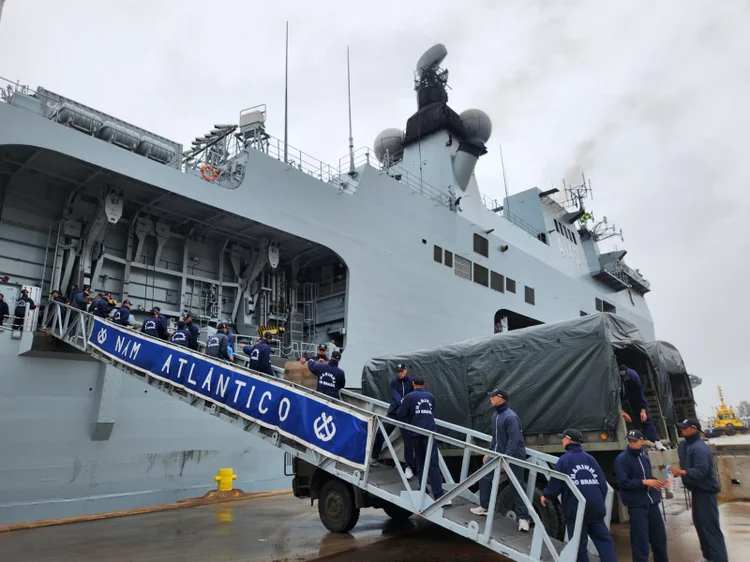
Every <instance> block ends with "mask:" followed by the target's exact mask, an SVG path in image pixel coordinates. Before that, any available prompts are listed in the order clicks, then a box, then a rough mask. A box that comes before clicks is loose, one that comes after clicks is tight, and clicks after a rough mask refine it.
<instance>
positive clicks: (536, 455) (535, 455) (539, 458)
mask: <svg viewBox="0 0 750 562" xmlns="http://www.w3.org/2000/svg"><path fill="white" fill-rule="evenodd" d="M340 394H341V395H342V396H343V397H344V398H345V399H349V400H359V401H361V402H364V403H366V404H368V405H369V406H371V407H377V408H380V409H382V410H384V411H387V410H388V407H389V404H388V403H387V402H383V401H382V400H378V399H377V398H373V397H371V396H365V395H364V394H360V393H357V392H353V391H351V390H346V389H344V390H342V391H341V392H340ZM365 409H366V408H365ZM369 411H373V410H369ZM389 419H390V418H389ZM389 423H390V422H389ZM394 425H395V424H394ZM435 425H436V426H437V427H439V428H442V429H446V430H449V431H453V432H457V433H463V434H464V435H465V436H466V442H467V444H469V445H471V444H473V441H474V440H476V441H483V442H486V443H491V442H492V436H491V435H489V434H487V433H482V432H480V431H476V430H473V429H469V428H467V427H463V426H460V425H456V424H454V423H450V422H447V421H445V420H441V419H438V418H435ZM467 451H468V450H467V449H465V450H464V458H463V462H462V464H461V477H460V479H461V480H463V479H465V478H466V477H467V476H468V459H469V457H470V454H468V453H467ZM526 454H527V455H528V457H529V458H530V459H533V460H532V461H531V462H532V463H533V464H536V465H541V466H546V467H548V468H554V466H555V464H557V461H558V460H559V459H558V457H556V456H555V455H550V454H549V453H544V452H542V451H536V450H534V449H529V448H528V447H527V448H526ZM531 480H532V479H531V478H529V481H530V482H531ZM529 488H530V489H528V490H527V495H528V496H529V497H532V496H531V493H533V487H532V486H530V485H529ZM614 499H615V490H614V488H612V486H611V485H610V484H609V482H607V497H606V498H605V509H606V512H607V513H606V516H605V522H606V524H607V527H609V525H610V523H611V519H612V507H613V505H614Z"/></svg>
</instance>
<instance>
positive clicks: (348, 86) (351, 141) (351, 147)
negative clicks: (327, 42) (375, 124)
mask: <svg viewBox="0 0 750 562" xmlns="http://www.w3.org/2000/svg"><path fill="white" fill-rule="evenodd" d="M346 89H347V93H348V95H349V175H350V176H352V177H354V175H355V174H356V172H355V170H354V135H353V134H352V75H351V72H350V70H349V47H347V48H346Z"/></svg>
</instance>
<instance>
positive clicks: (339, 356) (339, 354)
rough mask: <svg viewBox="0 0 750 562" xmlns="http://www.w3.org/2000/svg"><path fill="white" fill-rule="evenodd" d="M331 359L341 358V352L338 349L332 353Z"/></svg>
mask: <svg viewBox="0 0 750 562" xmlns="http://www.w3.org/2000/svg"><path fill="white" fill-rule="evenodd" d="M331 359H333V360H334V361H338V360H339V359H341V352H340V351H339V350H338V349H337V350H336V351H334V352H333V353H331Z"/></svg>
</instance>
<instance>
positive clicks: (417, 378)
mask: <svg viewBox="0 0 750 562" xmlns="http://www.w3.org/2000/svg"><path fill="white" fill-rule="evenodd" d="M411 383H412V384H422V385H423V384H424V377H423V376H422V375H414V378H413V379H411Z"/></svg>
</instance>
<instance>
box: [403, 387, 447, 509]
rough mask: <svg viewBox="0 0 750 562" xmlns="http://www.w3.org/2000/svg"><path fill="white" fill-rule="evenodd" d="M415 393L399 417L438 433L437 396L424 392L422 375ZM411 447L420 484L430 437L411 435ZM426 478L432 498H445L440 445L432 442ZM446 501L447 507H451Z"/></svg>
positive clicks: (417, 434) (409, 397) (418, 434)
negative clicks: (439, 452)
mask: <svg viewBox="0 0 750 562" xmlns="http://www.w3.org/2000/svg"><path fill="white" fill-rule="evenodd" d="M412 385H413V386H414V390H413V391H412V392H410V393H409V394H407V395H406V396H404V400H403V401H402V402H401V405H400V406H399V407H398V410H397V411H396V416H397V417H398V418H399V419H400V420H401V421H405V422H406V423H408V424H409V425H413V426H416V427H419V428H422V429H426V430H427V431H435V415H434V411H435V397H434V396H433V395H432V393H430V392H427V391H426V390H425V389H424V378H423V377H422V376H421V375H415V376H414V378H413V379H412ZM410 437H411V442H412V446H413V447H414V460H415V462H416V465H417V478H418V479H419V481H420V482H421V480H422V474H424V471H425V466H424V464H425V459H426V458H427V445H428V444H429V439H430V438H429V437H428V436H427V435H422V434H421V433H412V434H411V435H410ZM427 479H428V480H429V483H430V489H431V491H432V495H433V497H434V498H435V499H436V500H437V499H440V498H441V497H442V496H444V495H445V492H444V491H443V476H442V474H440V462H439V460H438V449H437V442H436V441H434V440H433V442H432V452H431V454H430V464H429V466H428V467H427ZM451 503H452V502H450V501H449V502H447V503H446V504H445V505H450V504H451Z"/></svg>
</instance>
